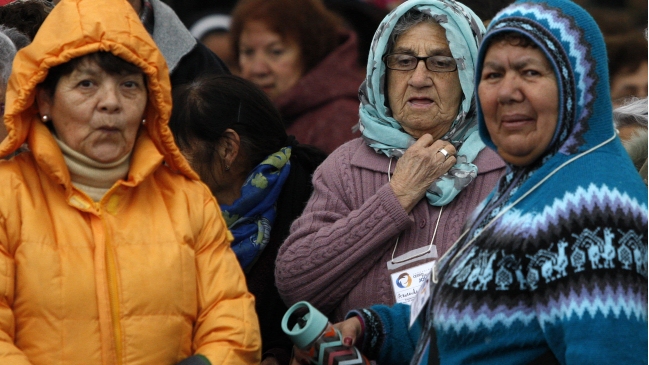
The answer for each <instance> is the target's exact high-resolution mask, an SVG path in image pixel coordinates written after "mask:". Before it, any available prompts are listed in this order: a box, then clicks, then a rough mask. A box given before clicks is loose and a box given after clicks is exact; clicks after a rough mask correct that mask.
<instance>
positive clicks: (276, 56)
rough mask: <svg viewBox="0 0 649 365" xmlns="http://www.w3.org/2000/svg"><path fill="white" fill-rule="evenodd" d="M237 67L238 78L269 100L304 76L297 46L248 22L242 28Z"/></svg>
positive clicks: (258, 23) (268, 30) (261, 24)
mask: <svg viewBox="0 0 649 365" xmlns="http://www.w3.org/2000/svg"><path fill="white" fill-rule="evenodd" d="M239 66H240V68H241V76H242V77H243V78H245V79H248V80H250V81H252V82H253V83H255V84H256V85H257V86H259V87H260V88H261V89H262V90H263V91H264V92H265V93H266V94H267V95H268V96H269V97H270V99H271V100H276V99H277V97H279V96H280V95H282V94H283V93H285V92H286V91H287V90H289V89H290V88H292V87H293V86H294V85H295V84H296V83H297V82H298V80H299V79H300V78H301V77H302V74H303V73H304V66H303V65H302V54H301V52H300V48H299V46H298V44H297V42H295V41H294V40H291V39H282V37H281V36H280V35H279V34H277V33H275V32H273V31H271V30H270V29H268V27H267V26H266V24H264V23H263V22H260V21H250V22H248V23H246V25H245V26H244V27H243V31H242V32H241V37H240V40H239Z"/></svg>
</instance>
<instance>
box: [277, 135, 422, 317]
mask: <svg viewBox="0 0 649 365" xmlns="http://www.w3.org/2000/svg"><path fill="white" fill-rule="evenodd" d="M348 146H350V144H346V145H344V146H342V147H341V148H339V149H338V150H336V152H334V153H333V154H332V155H330V156H329V157H328V158H327V159H326V160H325V161H324V162H323V164H322V165H321V166H320V167H319V168H318V169H317V170H316V172H315V174H314V176H313V186H314V192H313V195H312V196H311V198H310V199H309V202H308V203H307V206H306V208H305V210H304V212H303V214H302V216H300V217H299V218H298V219H297V220H296V221H295V222H294V223H293V225H292V226H291V233H290V235H289V237H288V238H287V239H286V241H285V242H284V244H283V245H282V247H281V248H280V251H279V254H278V256H277V261H276V269H275V279H276V284H277V288H278V290H279V293H280V295H281V296H282V298H283V299H284V301H285V302H286V303H287V304H288V305H291V304H293V303H295V302H297V301H300V300H306V301H309V302H311V304H313V305H314V306H316V307H318V308H319V309H320V310H321V311H323V312H324V313H330V312H331V311H332V310H333V309H335V308H336V306H337V305H338V303H339V302H340V301H341V300H342V299H343V298H344V297H345V296H346V295H347V293H348V292H349V291H350V290H351V289H352V288H353V287H354V286H355V285H356V284H357V283H358V281H359V280H360V278H362V277H363V276H364V275H365V274H366V273H367V272H368V271H369V269H370V268H371V267H373V266H374V265H376V263H377V261H378V260H379V259H380V258H381V257H382V256H383V255H384V254H385V252H386V250H388V249H389V248H390V247H392V246H391V245H389V244H387V243H388V242H390V243H393V242H394V241H393V240H394V239H395V237H396V236H397V235H398V234H399V232H401V231H402V230H404V229H406V228H407V226H408V225H409V224H411V220H410V218H409V217H408V215H407V214H406V212H405V210H404V209H403V208H402V207H401V205H400V204H399V202H398V200H397V198H396V196H395V195H394V193H393V191H392V189H391V188H390V186H389V185H388V184H385V185H383V186H381V187H379V188H378V190H377V191H376V193H375V194H374V195H372V196H370V197H368V198H367V199H364V202H362V204H360V205H359V206H355V202H356V201H361V200H363V199H361V198H360V197H362V196H363V192H362V191H356V190H355V187H357V186H359V185H360V183H359V182H358V181H353V180H354V176H353V171H352V170H351V168H350V163H349V161H350V159H351V158H350V156H351V153H350V152H349V149H348ZM363 183H364V184H367V182H363ZM369 183H371V182H369ZM363 186H365V185H363Z"/></svg>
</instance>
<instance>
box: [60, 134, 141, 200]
mask: <svg viewBox="0 0 649 365" xmlns="http://www.w3.org/2000/svg"><path fill="white" fill-rule="evenodd" d="M53 136H54V139H55V140H56V143H57V144H58V145H59V147H60V148H61V152H62V153H63V159H64V160H65V164H66V165H67V166H68V170H69V171H70V179H71V180H72V185H74V186H75V187H76V188H77V189H79V190H81V191H83V192H84V193H86V194H88V196H89V197H90V198H92V200H94V201H96V202H97V201H100V200H101V198H102V197H103V196H104V194H106V192H108V190H109V189H110V188H111V187H112V186H113V185H114V184H115V183H116V182H117V180H119V179H125V178H126V177H127V175H128V170H129V167H130V162H131V153H129V154H127V155H126V156H124V157H122V158H121V159H119V160H118V161H115V162H111V163H101V162H97V161H95V160H93V159H91V158H89V157H87V156H85V155H83V154H81V153H79V152H77V151H75V150H73V149H72V148H71V147H70V146H68V145H66V144H65V143H63V141H61V140H60V139H59V138H58V137H57V136H56V135H53Z"/></svg>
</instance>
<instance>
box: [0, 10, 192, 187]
mask: <svg viewBox="0 0 649 365" xmlns="http://www.w3.org/2000/svg"><path fill="white" fill-rule="evenodd" d="M99 51H106V52H111V53H113V54H114V55H116V56H118V57H121V58H122V59H124V60H126V61H128V62H130V63H132V64H134V65H136V66H138V67H140V68H141V69H142V70H143V72H144V73H145V75H146V76H147V82H148V85H147V86H148V103H147V108H146V112H145V119H146V123H145V125H144V127H143V128H142V129H143V130H142V131H141V133H140V136H139V137H138V141H137V143H136V144H135V147H134V150H133V157H132V162H131V170H132V171H131V173H130V174H129V175H131V178H133V175H136V177H135V180H138V177H137V175H138V174H139V175H140V176H142V175H146V174H148V173H150V171H152V170H153V169H155V167H157V166H158V165H159V164H160V163H161V162H162V160H163V159H164V160H165V161H166V163H167V164H168V165H169V166H170V167H171V168H172V169H173V170H175V171H179V172H181V173H183V174H184V175H186V176H187V177H189V178H191V179H198V176H197V175H196V173H194V171H193V170H192V169H191V167H190V166H189V164H188V163H187V161H186V160H185V159H184V158H183V156H182V155H181V154H180V151H179V150H178V148H177V147H176V145H175V143H174V140H173V136H172V134H171V130H170V129H169V127H168V121H169V116H170V114H171V105H172V103H171V83H170V81H169V71H168V69H167V65H166V62H165V60H164V57H163V55H162V53H161V52H160V51H159V50H158V48H157V47H156V45H155V43H154V41H153V39H152V38H151V36H150V35H149V34H148V33H147V31H146V29H145V28H144V26H143V25H142V23H141V21H140V19H139V17H138V16H137V14H136V13H135V11H134V10H133V7H132V6H131V5H130V4H129V3H128V2H127V1H126V0H104V1H102V4H101V5H99V6H98V4H97V1H96V0H63V1H61V2H60V3H59V4H58V5H57V6H56V7H54V9H53V10H52V12H51V13H50V14H49V16H48V17H47V18H46V20H45V22H44V23H43V24H42V26H41V28H40V29H39V31H38V33H37V35H36V37H35V38H34V41H33V42H32V43H31V44H30V45H28V46H27V47H25V48H23V49H21V50H20V51H19V52H18V53H17V55H16V58H15V60H14V64H13V72H12V74H11V77H10V78H9V83H8V86H7V96H6V103H5V104H6V112H5V125H6V126H7V131H8V136H7V138H5V140H4V141H2V143H1V144H0V155H1V156H6V155H8V154H10V153H11V152H14V151H16V150H17V149H18V148H19V147H20V146H21V145H22V144H23V143H25V142H27V143H28V145H29V148H30V149H31V150H32V152H33V153H34V155H35V157H36V159H37V160H38V161H39V165H41V167H44V168H45V170H49V172H50V173H51V174H54V175H56V176H58V180H59V181H61V182H62V183H64V184H65V183H67V182H69V175H68V174H67V172H65V173H63V172H62V171H65V170H67V169H63V168H62V164H64V162H63V157H62V154H61V153H60V152H59V149H58V146H56V142H55V141H54V138H53V137H52V136H51V133H50V132H49V130H48V129H47V127H46V126H45V125H43V123H42V122H41V121H40V118H39V113H38V108H37V105H36V103H35V96H36V94H37V86H38V84H39V83H41V82H42V81H43V80H45V77H46V76H47V73H48V71H49V69H50V68H52V67H54V66H57V65H60V64H63V63H66V62H68V61H69V60H71V59H73V58H77V57H80V56H83V55H86V54H90V53H94V52H99ZM151 145H153V146H154V147H153V146H151Z"/></svg>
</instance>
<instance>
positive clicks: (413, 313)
mask: <svg viewBox="0 0 649 365" xmlns="http://www.w3.org/2000/svg"><path fill="white" fill-rule="evenodd" d="M433 270H435V261H433V262H432V267H431V268H430V270H429V271H428V274H427V275H426V278H425V280H424V282H423V283H422V284H421V287H420V288H419V290H417V295H416V296H415V299H414V300H413V301H412V302H411V303H410V325H409V328H410V327H412V325H413V323H415V321H416V320H417V317H419V314H420V313H421V311H422V309H424V307H425V306H426V303H427V302H428V298H430V280H431V277H432V274H433Z"/></svg>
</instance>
